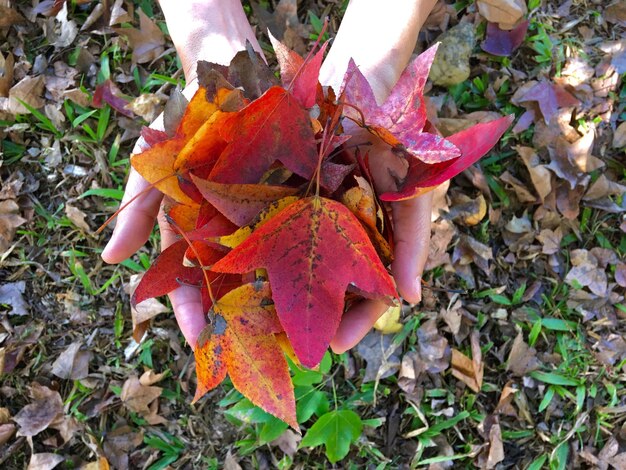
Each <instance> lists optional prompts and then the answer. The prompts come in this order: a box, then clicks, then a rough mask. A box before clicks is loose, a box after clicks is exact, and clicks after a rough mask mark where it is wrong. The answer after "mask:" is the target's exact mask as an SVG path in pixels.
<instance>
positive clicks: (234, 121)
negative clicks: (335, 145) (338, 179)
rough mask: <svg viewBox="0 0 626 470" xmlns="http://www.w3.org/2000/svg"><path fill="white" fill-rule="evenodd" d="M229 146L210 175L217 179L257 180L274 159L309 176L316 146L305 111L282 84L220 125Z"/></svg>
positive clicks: (314, 162) (306, 176)
mask: <svg viewBox="0 0 626 470" xmlns="http://www.w3.org/2000/svg"><path fill="white" fill-rule="evenodd" d="M220 133H221V135H222V137H223V138H224V139H225V140H226V141H227V142H228V146H227V147H226V148H225V149H224V151H223V152H222V154H221V155H220V158H219V160H218V161H217V163H216V164H215V167H214V168H213V170H212V171H211V174H210V175H209V179H210V180H212V181H216V182H218V183H231V184H232V183H238V184H248V183H258V182H259V180H260V178H261V176H263V174H264V173H265V172H266V171H267V170H268V168H269V167H270V165H271V164H272V163H274V162H275V161H276V160H278V161H280V162H281V163H282V164H283V165H285V166H286V167H287V168H288V169H289V170H291V171H293V172H294V173H296V174H298V175H300V176H302V177H303V178H307V179H310V178H311V176H312V175H313V172H314V171H315V168H316V164H317V146H316V144H315V138H314V135H313V129H312V127H311V121H310V119H309V115H308V113H307V112H306V111H305V110H304V108H302V106H301V105H300V104H299V103H298V102H297V101H296V100H295V99H294V97H293V96H292V95H291V93H289V92H288V91H286V90H285V89H283V88H281V87H272V88H270V89H269V90H268V91H267V92H265V93H264V94H263V96H261V97H260V98H258V99H257V100H255V101H253V102H252V103H250V104H249V105H248V106H246V107H245V108H244V109H242V110H241V111H239V112H238V113H236V114H234V115H232V116H230V117H229V118H228V119H226V120H225V122H224V123H223V124H222V126H221V127H220Z"/></svg>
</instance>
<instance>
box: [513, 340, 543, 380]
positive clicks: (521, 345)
mask: <svg viewBox="0 0 626 470" xmlns="http://www.w3.org/2000/svg"><path fill="white" fill-rule="evenodd" d="M536 355H537V351H536V350H535V348H531V347H529V346H528V344H526V342H525V341H524V335H523V334H522V332H521V331H520V332H519V333H518V334H517V336H516V337H515V340H514V341H513V346H511V352H510V353H509V359H508V361H507V364H506V370H508V371H511V372H512V373H513V375H516V376H518V377H523V376H524V375H526V374H527V373H528V372H531V371H533V370H536V369H538V368H539V367H540V365H541V363H540V362H539V360H538V359H537V358H536V357H535V356H536Z"/></svg>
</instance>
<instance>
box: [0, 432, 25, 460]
mask: <svg viewBox="0 0 626 470" xmlns="http://www.w3.org/2000/svg"><path fill="white" fill-rule="evenodd" d="M24 442H26V438H25V437H24V436H22V437H18V438H17V440H16V441H15V442H14V443H13V444H11V445H10V446H9V448H8V449H7V450H6V452H5V453H4V454H3V455H1V456H0V465H2V464H3V463H4V462H6V461H7V460H9V457H11V456H12V455H13V454H15V453H16V452H17V451H18V450H20V448H21V447H22V446H23V445H24Z"/></svg>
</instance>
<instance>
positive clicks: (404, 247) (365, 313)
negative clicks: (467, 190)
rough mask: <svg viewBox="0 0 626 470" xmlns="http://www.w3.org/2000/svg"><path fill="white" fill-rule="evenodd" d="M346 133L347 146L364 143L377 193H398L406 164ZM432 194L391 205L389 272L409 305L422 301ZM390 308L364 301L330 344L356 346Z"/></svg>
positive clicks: (375, 142) (359, 133)
mask: <svg viewBox="0 0 626 470" xmlns="http://www.w3.org/2000/svg"><path fill="white" fill-rule="evenodd" d="M346 127H347V129H346V130H347V133H348V134H351V135H352V139H351V140H350V142H349V145H359V144H365V145H366V146H364V147H363V150H366V151H367V152H368V154H369V158H368V160H369V166H370V172H371V173H372V177H373V178H374V184H375V187H376V191H377V192H378V194H382V193H385V192H389V191H397V190H398V188H397V185H396V179H397V178H400V179H401V178H402V177H404V175H405V174H406V171H407V167H406V164H405V163H406V162H405V161H404V160H403V159H401V158H399V157H397V156H396V155H395V154H394V153H393V152H392V151H391V149H390V147H389V145H387V144H385V143H384V142H382V141H381V140H380V139H378V138H376V137H375V136H373V135H371V134H369V133H368V132H367V131H365V130H364V129H359V128H356V127H354V126H353V125H351V124H348V125H347V126H346ZM432 199H433V196H432V192H429V193H426V194H424V195H422V196H419V197H416V198H413V199H408V200H405V201H398V202H393V203H391V211H392V212H391V217H392V223H393V235H394V261H393V263H392V265H391V273H392V275H393V278H394V279H395V281H396V287H397V288H398V293H399V294H400V296H401V297H402V298H403V299H404V300H406V301H407V302H409V303H412V304H415V303H418V302H419V301H420V300H421V298H422V288H421V279H422V273H423V271H424V266H425V264H426V260H427V258H428V245H429V242H430V224H431V211H432ZM388 308H389V304H388V303H386V302H384V301H382V300H365V301H362V302H360V303H359V304H357V305H355V306H353V307H352V308H351V309H350V310H348V311H347V312H346V313H345V314H344V315H343V317H342V319H341V324H340V325H339V329H338V330H337V334H336V335H335V338H334V339H333V340H332V342H331V343H330V346H331V348H332V349H333V351H335V352H336V353H342V352H344V351H346V350H348V349H350V348H352V347H353V346H355V345H356V344H357V343H358V342H359V341H361V339H362V338H363V337H364V336H365V335H366V334H367V332H368V331H369V330H370V329H371V328H372V326H373V325H374V323H376V320H378V318H379V317H380V316H381V315H382V314H383V313H384V312H385V310H387V309H388Z"/></svg>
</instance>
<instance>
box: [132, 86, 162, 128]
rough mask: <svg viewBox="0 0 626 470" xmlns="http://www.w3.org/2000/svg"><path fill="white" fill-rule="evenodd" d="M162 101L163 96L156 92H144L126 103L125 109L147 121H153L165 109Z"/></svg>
mask: <svg viewBox="0 0 626 470" xmlns="http://www.w3.org/2000/svg"><path fill="white" fill-rule="evenodd" d="M161 101H162V100H161V98H160V97H158V96H157V95H155V94H154V93H143V94H141V95H139V96H138V97H137V98H135V99H134V100H132V101H131V102H130V103H128V104H126V105H125V109H128V110H129V111H131V113H133V114H136V115H137V116H141V117H142V118H143V119H144V120H145V121H146V122H152V121H154V120H155V119H156V117H157V116H158V115H159V114H160V113H161V111H162V109H163V107H162V106H161Z"/></svg>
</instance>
